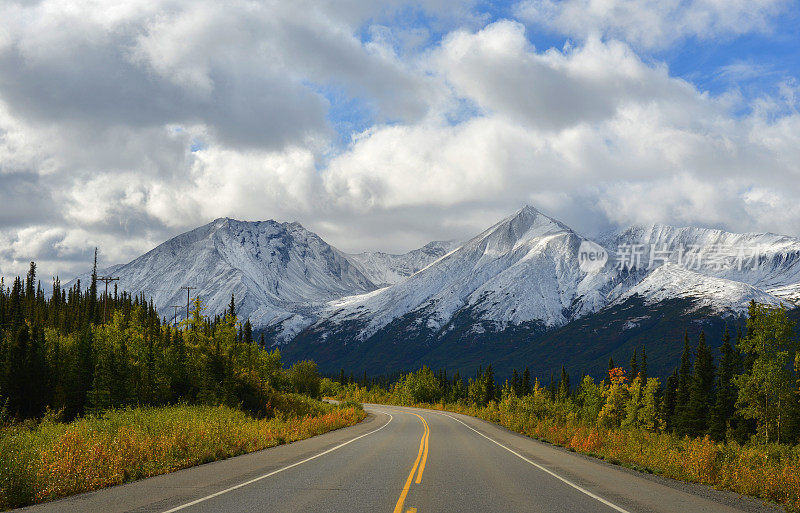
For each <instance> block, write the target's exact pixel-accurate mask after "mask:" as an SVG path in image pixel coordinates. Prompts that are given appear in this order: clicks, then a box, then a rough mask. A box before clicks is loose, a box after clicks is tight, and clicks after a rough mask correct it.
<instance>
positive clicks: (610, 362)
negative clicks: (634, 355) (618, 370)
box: [608, 356, 616, 370]
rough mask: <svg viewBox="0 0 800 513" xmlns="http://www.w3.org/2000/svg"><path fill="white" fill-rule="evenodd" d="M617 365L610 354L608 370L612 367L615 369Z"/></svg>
mask: <svg viewBox="0 0 800 513" xmlns="http://www.w3.org/2000/svg"><path fill="white" fill-rule="evenodd" d="M615 367H616V365H614V357H613V356H609V357H608V370H611V369H613V368H615Z"/></svg>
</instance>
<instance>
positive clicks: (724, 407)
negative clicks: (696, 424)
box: [708, 325, 737, 440]
mask: <svg viewBox="0 0 800 513" xmlns="http://www.w3.org/2000/svg"><path fill="white" fill-rule="evenodd" d="M720 353H721V356H720V360H719V371H718V373H717V385H716V389H717V391H716V398H715V400H714V406H713V407H712V408H711V417H710V419H709V427H708V431H709V434H710V435H711V437H712V438H714V439H715V440H725V436H726V432H727V429H728V425H729V423H730V421H731V419H732V417H733V414H734V412H735V411H736V395H737V392H736V389H735V387H734V385H733V383H732V381H731V380H732V378H733V376H734V374H735V373H736V372H737V362H736V360H737V355H736V354H735V353H734V349H733V346H732V345H731V334H730V331H728V326H727V325H725V332H724V333H723V334H722V347H721V348H720Z"/></svg>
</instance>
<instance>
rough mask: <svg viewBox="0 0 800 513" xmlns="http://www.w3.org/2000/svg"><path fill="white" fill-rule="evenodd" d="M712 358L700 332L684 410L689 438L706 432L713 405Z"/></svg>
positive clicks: (713, 369)
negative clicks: (686, 404) (687, 402)
mask: <svg viewBox="0 0 800 513" xmlns="http://www.w3.org/2000/svg"><path fill="white" fill-rule="evenodd" d="M715 376H716V371H715V368H714V357H713V356H712V354H711V350H710V349H709V348H708V346H707V345H706V334H705V332H702V331H701V332H700V338H699V340H698V343H697V351H696V352H695V359H694V372H693V374H692V379H691V383H690V385H689V404H688V408H687V409H686V417H685V419H684V428H685V431H686V433H687V434H688V435H690V436H700V435H703V434H705V433H706V432H707V430H708V422H709V413H710V411H711V407H712V406H713V404H714V396H713V394H714V378H715Z"/></svg>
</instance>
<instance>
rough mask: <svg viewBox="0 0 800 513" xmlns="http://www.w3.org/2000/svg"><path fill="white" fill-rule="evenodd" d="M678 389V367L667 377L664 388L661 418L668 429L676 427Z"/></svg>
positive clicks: (671, 429)
mask: <svg viewBox="0 0 800 513" xmlns="http://www.w3.org/2000/svg"><path fill="white" fill-rule="evenodd" d="M677 389H678V369H675V370H674V371H673V372H672V374H671V375H670V376H669V377H668V378H667V384H666V386H665V388H664V400H663V401H662V403H661V418H662V419H664V427H665V429H666V430H667V431H673V430H674V429H675V403H676V393H677Z"/></svg>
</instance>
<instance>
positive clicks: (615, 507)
mask: <svg viewBox="0 0 800 513" xmlns="http://www.w3.org/2000/svg"><path fill="white" fill-rule="evenodd" d="M430 411H431V412H432V413H437V414H439V415H442V416H444V417H450V418H451V419H453V420H455V421H456V422H458V423H460V424H463V425H464V426H465V427H466V428H467V429H471V430H472V431H474V432H476V433H477V434H479V435H481V436H482V437H484V438H485V439H487V440H489V441H490V442H493V443H495V444H497V445H499V446H500V447H502V448H503V449H505V450H507V451H508V452H510V453H511V454H513V455H514V456H516V457H517V458H519V459H521V460H524V461H527V462H528V463H530V464H531V465H533V466H534V467H536V468H538V469H539V470H541V471H542V472H546V473H548V474H550V475H551V476H553V477H555V478H556V479H558V480H559V481H561V482H563V483H565V484H568V485H569V486H571V487H573V488H575V489H576V490H578V491H579V492H582V493H584V494H586V495H588V496H589V497H591V498H592V499H595V500H598V501H600V502H602V503H603V504H605V505H606V506H608V507H609V508H612V509H615V510H617V511H619V512H620V513H630V512H629V511H628V510H626V509H623V508H621V507H619V506H617V505H616V504H614V503H612V502H609V501H607V500H605V499H604V498H602V497H600V496H598V495H595V494H593V493H592V492H590V491H589V490H587V489H586V488H583V487H582V486H580V485H577V484H575V483H573V482H572V481H570V480H569V479H566V478H563V477H561V476H559V475H558V474H556V473H555V472H553V471H552V470H550V469H549V468H547V467H543V466H542V465H539V464H538V463H536V462H535V461H532V460H530V459H528V458H526V457H525V456H523V455H522V454H520V453H518V452H517V451H515V450H514V449H511V448H509V447H506V446H505V445H503V444H501V443H500V442H498V441H497V440H495V439H493V438H490V437H488V436H486V435H484V434H483V433H481V432H480V431H478V430H477V429H475V428H473V427H472V426H470V425H468V424H467V423H465V422H462V421H461V420H460V419H457V418H456V417H453V416H452V415H448V414H447V413H440V412H438V411H434V410H430Z"/></svg>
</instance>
